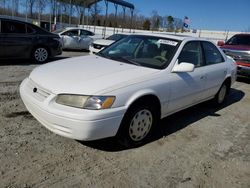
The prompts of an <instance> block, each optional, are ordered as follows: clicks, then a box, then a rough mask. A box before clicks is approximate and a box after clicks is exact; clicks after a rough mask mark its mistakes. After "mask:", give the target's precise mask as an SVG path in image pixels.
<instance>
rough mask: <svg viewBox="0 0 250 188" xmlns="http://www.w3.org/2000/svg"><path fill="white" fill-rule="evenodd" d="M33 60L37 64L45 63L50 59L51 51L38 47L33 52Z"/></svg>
mask: <svg viewBox="0 0 250 188" xmlns="http://www.w3.org/2000/svg"><path fill="white" fill-rule="evenodd" d="M32 58H33V59H34V61H35V62H37V63H44V62H46V61H47V60H48V58H49V51H48V50H47V48H45V47H36V48H35V49H34V50H33V53H32Z"/></svg>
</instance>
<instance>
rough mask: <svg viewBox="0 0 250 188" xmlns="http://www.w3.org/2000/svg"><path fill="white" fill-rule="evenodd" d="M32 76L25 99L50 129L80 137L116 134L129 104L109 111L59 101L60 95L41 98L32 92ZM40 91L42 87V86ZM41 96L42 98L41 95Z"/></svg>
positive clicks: (23, 89)
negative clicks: (79, 106)
mask: <svg viewBox="0 0 250 188" xmlns="http://www.w3.org/2000/svg"><path fill="white" fill-rule="evenodd" d="M28 82H29V79H25V80H24V81H23V82H22V84H21V86H20V95H21V98H22V100H23V102H24V104H25V106H26V108H27V109H28V111H29V112H30V113H31V114H32V115H33V116H34V117H35V118H36V119H37V120H38V121H39V122H40V123H41V124H42V125H44V126H45V127H46V128H47V129H49V130H50V131H52V132H54V133H56V134H58V135H61V136H64V137H68V138H72V139H76V140H86V141H87V140H97V139H101V138H106V137H112V136H115V135H116V133H117V131H118V129H119V126H120V123H121V121H122V118H123V115H124V113H125V112H126V109H125V107H121V108H114V109H107V110H84V109H76V108H72V107H67V106H63V105H59V104H57V103H55V97H56V95H54V94H50V95H49V96H48V97H47V98H46V99H45V100H44V101H42V100H37V98H36V97H35V96H33V95H36V93H32V92H30V91H29V87H30V86H29V83H28ZM38 90H39V89H38ZM39 99H40V98H39Z"/></svg>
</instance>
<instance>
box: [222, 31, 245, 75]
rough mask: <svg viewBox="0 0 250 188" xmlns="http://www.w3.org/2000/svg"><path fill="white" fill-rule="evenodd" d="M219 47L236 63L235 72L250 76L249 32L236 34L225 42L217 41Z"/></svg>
mask: <svg viewBox="0 0 250 188" xmlns="http://www.w3.org/2000/svg"><path fill="white" fill-rule="evenodd" d="M218 45H219V46H220V47H221V49H222V50H223V51H224V52H225V54H227V55H228V56H231V57H232V58H233V59H234V60H235V61H236V63H237V65H238V69H237V73H238V74H239V75H243V76H247V77H250V34H237V35H234V36H233V37H232V38H230V39H229V40H228V41H227V42H226V43H225V44H224V43H223V42H222V41H219V42H218Z"/></svg>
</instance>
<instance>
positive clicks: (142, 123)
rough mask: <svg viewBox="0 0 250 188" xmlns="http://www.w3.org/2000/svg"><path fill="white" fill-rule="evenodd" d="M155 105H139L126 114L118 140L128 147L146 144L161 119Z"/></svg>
mask: <svg viewBox="0 0 250 188" xmlns="http://www.w3.org/2000/svg"><path fill="white" fill-rule="evenodd" d="M157 110H158V109H156V108H155V107H154V106H153V105H149V104H148V105H147V104H138V105H136V106H133V107H131V108H130V109H129V110H128V112H127V113H126V114H125V116H124V118H123V120H122V123H121V127H120V129H119V131H118V135H117V136H118V140H119V141H120V143H121V144H122V145H124V146H126V147H134V146H138V145H142V144H145V143H146V142H147V140H148V139H149V138H150V136H151V134H152V132H153V129H154V127H155V125H156V124H157V122H158V120H159V117H158V115H157Z"/></svg>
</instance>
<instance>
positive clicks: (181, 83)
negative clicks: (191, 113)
mask: <svg viewBox="0 0 250 188" xmlns="http://www.w3.org/2000/svg"><path fill="white" fill-rule="evenodd" d="M181 62H187V63H192V64H194V66H195V68H194V71H193V72H171V76H170V77H169V79H170V80H169V83H171V92H170V93H171V94H170V100H169V104H168V107H167V113H174V112H176V111H179V110H181V109H184V108H187V107H189V106H192V105H193V104H196V103H198V102H199V101H202V100H203V99H204V87H205V79H206V77H205V71H204V60H203V52H202V47H201V44H200V42H199V41H191V42H188V43H186V44H185V45H184V47H183V49H182V51H181V52H180V55H179V57H178V59H177V61H176V64H178V63H181Z"/></svg>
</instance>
